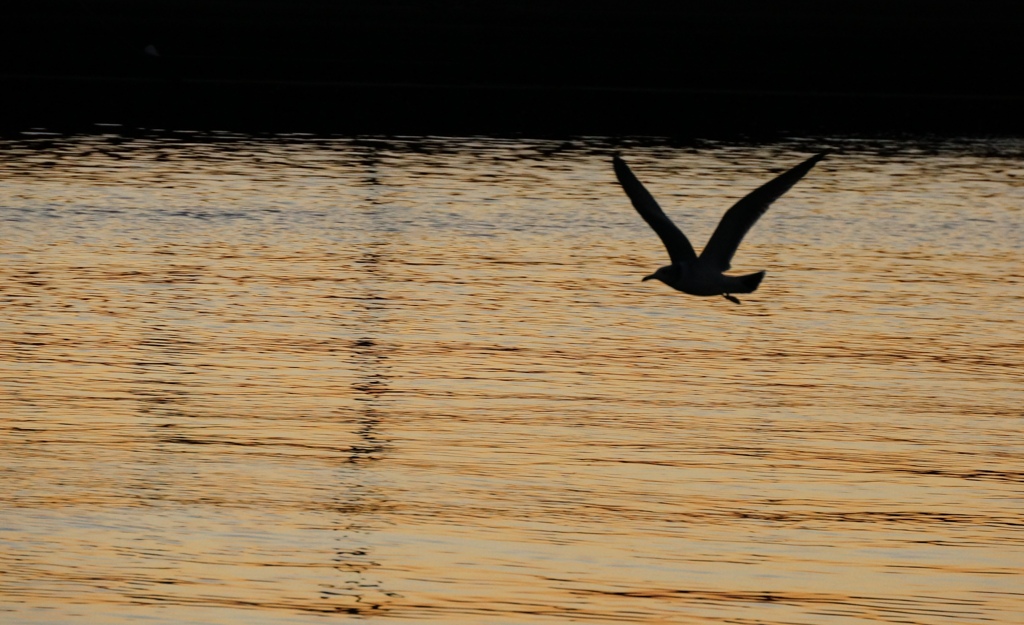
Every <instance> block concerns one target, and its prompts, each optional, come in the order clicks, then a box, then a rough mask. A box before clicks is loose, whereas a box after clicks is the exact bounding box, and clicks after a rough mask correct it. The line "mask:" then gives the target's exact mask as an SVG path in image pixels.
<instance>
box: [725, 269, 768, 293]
mask: <svg viewBox="0 0 1024 625" xmlns="http://www.w3.org/2000/svg"><path fill="white" fill-rule="evenodd" d="M762 279H764V272H763V271H758V272H757V273H749V274H747V275H745V276H736V282H737V284H738V286H737V288H734V289H732V291H730V292H731V293H753V292H754V291H756V290H757V287H758V286H760V285H761V280H762Z"/></svg>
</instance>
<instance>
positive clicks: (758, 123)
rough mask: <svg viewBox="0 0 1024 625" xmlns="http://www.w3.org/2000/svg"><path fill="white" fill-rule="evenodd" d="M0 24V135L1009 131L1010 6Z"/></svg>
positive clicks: (301, 11)
mask: <svg viewBox="0 0 1024 625" xmlns="http://www.w3.org/2000/svg"><path fill="white" fill-rule="evenodd" d="M5 6H6V8H4V9H2V10H0V11H2V12H3V13H5V14H6V15H4V19H3V27H2V28H3V32H2V37H0V39H2V41H0V81H2V84H3V89H4V92H5V93H6V94H7V96H6V97H5V99H6V100H7V104H6V106H9V107H10V109H9V111H8V113H7V114H6V115H5V116H4V119H3V121H2V124H3V125H4V126H5V127H7V128H9V129H10V128H15V129H16V128H20V127H26V126H47V127H76V126H83V125H89V124H92V123H94V122H118V123H124V124H127V125H138V126H143V127H154V126H159V127H191V128H210V129H212V128H223V129H242V130H256V131H282V130H284V131H287V130H294V131H329V132H394V133H423V132H425V133H446V132H456V133H490V132H501V133H526V134H556V135H557V134H581V133H588V134H589V133H593V134H615V133H634V134H648V133H650V134H659V135H694V134H719V133H724V134H734V133H773V132H1000V133H1021V132H1024V120H1022V119H1021V118H1022V117H1024V116H1022V115H1021V113H1022V111H1024V106H1022V105H1024V80H1021V78H1020V76H1019V74H1020V72H1021V70H1020V68H1021V67H1022V65H1024V63H1022V61H1024V54H1022V44H1021V32H1022V27H1024V3H1010V2H991V1H975V2H925V1H913V2H911V1H898V0H897V1H888V2H884V1H874V0H871V1H865V2H849V3H836V2H820V1H815V2H811V1H806V0H801V1H795V0H794V1H781V2H779V1H774V2H767V1H766V2H755V1H752V0H724V1H717V2H674V3H662V2H657V3H656V2H644V1H633V2H627V1H619V2H582V1H572V2H565V1H563V2H540V1H537V0H525V1H519V2H468V1H454V0H451V1H445V2H437V1H435V2H430V1H420V2H416V1H412V0H407V1H399V0H378V1H375V2H343V1H336V0H335V1H327V0H292V1H287V2H286V1H279V0H273V1H272V0H205V1H198V0H178V1H172V0H164V1H156V0H153V1H149V2H141V1H139V0H89V1H86V0H79V1H70V0H32V1H28V2H27V1H21V0H16V1H14V2H8V3H5ZM147 46H153V47H154V49H155V50H156V51H157V52H158V54H159V56H153V55H151V54H147V53H146V52H145V50H146V47H147Z"/></svg>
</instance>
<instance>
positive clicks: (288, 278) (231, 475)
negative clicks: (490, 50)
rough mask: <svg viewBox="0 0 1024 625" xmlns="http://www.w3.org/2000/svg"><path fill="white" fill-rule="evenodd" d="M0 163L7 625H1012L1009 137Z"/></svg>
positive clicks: (1017, 431) (42, 150) (116, 150)
mask: <svg viewBox="0 0 1024 625" xmlns="http://www.w3.org/2000/svg"><path fill="white" fill-rule="evenodd" d="M115 130H116V129H115ZM0 143H2V145H0V153H2V155H3V157H2V161H0V244H2V247H0V414H2V421H0V427H2V428H3V430H4V432H3V436H2V438H0V458H2V461H0V470H2V476H3V485H4V487H3V489H2V490H0V510H2V517H0V530H2V531H0V566H2V568H3V571H4V575H3V577H2V578H0V611H2V612H0V620H3V621H4V622H5V623H33V624H35V623H69V622H96V623H108V624H118V623H135V622H142V621H145V622H149V623H168V624H171V623H175V624H176V623H182V622H195V623H217V624H219V623H230V624H235V623H247V624H248V623H267V624H278V623H319V622H323V620H324V617H325V616H332V618H334V619H335V620H339V619H340V620H342V621H346V620H353V621H376V622H381V623H392V622H394V623H398V622H436V623H489V624H492V623H494V624H498V623H508V624H520V623H565V622H595V623H722V622H733V623H772V624H776V623H777V624H782V623H787V624H792V623H807V624H822V623H826V624H840V623H861V622H893V623H908V622H909V623H929V624H931V623H936V624H937V623H965V622H992V623H1007V624H1010V623H1018V622H1020V621H1021V619H1022V618H1024V592H1022V591H1021V590H1020V575H1021V573H1022V572H1024V507H1022V482H1024V466H1022V464H1021V460H1020V458H1021V457H1022V456H1024V443H1022V442H1021V441H1022V440H1024V439H1022V434H1024V427H1022V416H1024V415H1022V409H1021V406H1022V405H1024V392H1022V391H1021V389H1022V388H1024V385H1022V383H1024V375H1022V369H1021V365H1022V362H1021V361H1022V358H1021V354H1022V353H1024V332H1022V331H1021V326H1020V319H1021V317H1022V312H1024V289H1022V285H1024V271H1022V269H1021V267H1022V264H1021V260H1022V254H1021V252H1022V247H1024V228H1022V212H1021V210H1022V209H1021V207H1022V205H1024V142H1022V141H1020V140H1013V139H987V140H976V139H943V140H932V139H929V140H923V139H922V140H887V139H870V140H868V139H850V138H817V139H800V138H794V139H789V140H784V141H778V142H774V143H767V144H744V143H723V142H710V141H707V142H693V143H689V144H685V145H674V144H671V143H669V142H665V141H659V140H621V141H611V140H606V139H601V138H576V139H572V140H568V141H561V140H559V141H543V140H512V139H496V138H454V139H453V138H430V137H409V138H401V137H399V138H382V137H363V138H344V137H316V136H276V137H253V136H236V135H228V134H209V133H206V134H203V133H190V132H178V133H173V132H161V133H153V134H141V135H139V134H135V135H122V134H118V133H117V132H111V133H110V134H94V135H81V136H62V135H55V134H48V133H38V134H25V135H22V136H18V137H13V138H10V137H9V138H7V139H5V140H3V141H2V142H0ZM823 148H830V149H833V150H835V151H836V152H835V153H834V154H832V155H831V156H829V157H828V158H827V159H826V160H824V161H823V162H821V163H820V164H819V165H818V166H817V167H816V168H815V169H814V170H813V171H812V172H811V173H810V174H809V175H808V176H807V177H806V178H805V179H804V180H803V181H801V182H800V183H799V184H798V185H797V186H796V187H795V188H794V189H793V190H792V191H791V192H790V193H789V194H787V195H786V196H785V197H784V198H782V199H781V200H780V201H779V202H778V203H777V204H776V205H775V206H774V207H773V208H772V209H771V210H770V211H769V212H768V213H767V214H766V216H765V217H764V218H763V219H762V220H761V221H760V222H759V223H758V224H757V226H756V227H755V228H754V229H753V230H752V231H751V233H750V235H749V236H748V237H747V239H746V241H745V242H744V244H743V245H742V246H741V248H740V250H739V252H738V253H737V255H736V257H735V259H734V262H733V264H734V267H735V269H737V270H741V271H754V270H760V269H766V270H767V271H768V274H767V277H766V278H765V280H764V282H763V283H762V285H761V288H760V289H759V290H758V291H757V292H756V293H753V294H750V295H747V296H744V297H742V299H743V304H742V305H741V306H735V305H733V304H731V303H729V302H727V301H725V300H724V299H722V298H694V297H688V296H684V295H682V294H680V293H676V292H674V291H672V290H670V289H668V288H667V287H665V286H664V285H662V284H660V283H656V282H646V283H641V282H640V278H641V277H643V276H644V275H647V274H648V273H650V272H652V271H653V270H654V269H656V268H657V267H658V266H660V265H661V264H664V263H665V262H666V254H665V253H664V250H663V249H662V248H661V245H660V242H659V241H658V239H657V238H656V236H655V235H654V234H653V233H652V232H651V231H650V230H649V229H648V227H647V226H646V224H644V223H643V221H642V220H641V219H640V218H639V217H638V216H637V215H636V214H635V212H634V211H633V209H632V208H631V207H630V204H629V202H628V200H627V199H626V197H625V195H624V194H623V193H622V191H621V189H619V188H618V186H617V184H616V183H615V180H614V175H613V173H612V171H611V166H610V157H611V154H613V153H615V152H616V151H617V152H620V153H621V154H622V155H623V156H624V157H625V158H626V159H627V160H628V161H629V162H630V164H631V165H632V167H633V169H634V171H635V172H636V173H637V175H638V176H639V177H640V178H641V179H642V180H644V181H645V182H646V183H647V185H648V187H649V188H650V189H651V191H652V192H653V193H654V195H655V197H657V198H658V199H659V200H660V201H661V203H662V205H663V206H664V207H665V209H666V211H667V212H668V213H669V214H670V215H671V216H672V217H673V218H675V219H676V221H677V222H678V223H679V224H680V225H681V226H682V227H683V228H684V230H685V231H686V232H687V234H688V235H689V236H690V238H691V240H693V242H694V244H695V246H696V247H698V249H699V248H700V247H701V246H702V245H703V244H704V242H705V241H706V240H707V237H708V236H710V233H711V231H712V230H713V228H714V226H715V224H716V223H717V221H718V219H719V217H720V216H721V214H722V212H723V211H724V210H725V209H726V208H727V207H728V206H729V205H730V204H731V202H733V201H735V199H737V198H739V197H740V196H742V195H743V194H745V193H746V192H747V191H748V190H750V189H753V188H754V187H755V186H757V185H758V184H760V183H761V182H763V181H765V180H767V179H769V178H770V177H771V176H773V175H774V174H776V173H778V172H781V171H782V170H784V169H785V168H788V167H789V166H791V165H793V164H795V163H797V162H799V161H800V160H802V159H803V158H806V156H807V155H809V154H811V153H813V152H815V151H818V150H820V149H823Z"/></svg>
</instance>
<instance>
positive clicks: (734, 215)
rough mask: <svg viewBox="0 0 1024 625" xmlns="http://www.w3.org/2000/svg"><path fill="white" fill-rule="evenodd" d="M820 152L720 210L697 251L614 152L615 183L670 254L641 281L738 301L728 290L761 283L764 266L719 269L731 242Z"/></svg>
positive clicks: (747, 290) (734, 242)
mask: <svg viewBox="0 0 1024 625" xmlns="http://www.w3.org/2000/svg"><path fill="white" fill-rule="evenodd" d="M826 154H828V152H822V153H821V154H817V155H815V156H812V157H811V158H809V159H807V160H806V161H804V162H802V163H800V164H799V165H797V166H796V167H794V168H792V169H790V170H789V171H787V172H786V173H784V174H782V175H780V176H778V177H777V178H775V179H774V180H772V181H771V182H768V183H766V184H764V185H762V186H760V187H758V188H757V189H756V190H754V191H753V192H751V193H750V194H749V195H747V196H746V197H744V198H743V199H742V200H740V201H739V202H736V203H735V204H733V206H732V208H730V209H729V210H727V211H725V215H723V216H722V221H721V222H720V223H719V224H718V228H716V229H715V233H714V234H712V235H711V239H710V240H708V244H707V245H706V246H705V247H704V251H703V252H701V255H700V256H699V257H698V256H697V253H696V252H694V251H693V246H692V245H690V242H689V241H688V240H687V238H686V235H685V234H683V232H682V230H680V229H679V228H678V227H677V226H676V225H675V224H674V223H672V220H671V219H669V218H668V216H667V215H666V214H665V213H664V211H662V210H661V207H660V206H658V203H657V202H655V201H654V198H653V197H652V196H651V194H650V192H648V191H647V189H645V188H644V185H643V184H642V183H641V182H640V181H639V180H637V177H636V176H635V175H633V172H632V171H631V170H630V169H629V166H628V165H626V162H625V161H624V160H622V159H621V158H619V156H618V155H616V156H615V158H614V159H613V161H612V163H613V165H614V167H615V176H616V177H617V178H618V179H619V184H621V185H622V188H623V190H625V192H626V195H628V196H629V199H630V201H631V202H633V208H635V209H636V212H638V213H640V216H641V217H643V218H644V221H646V222H647V225H649V226H650V227H651V228H653V229H654V232H655V233H657V235H658V236H659V237H660V238H661V242H662V243H664V244H665V249H667V250H668V255H669V258H671V259H672V264H671V265H666V266H664V267H662V268H660V269H658V270H657V271H655V272H654V273H652V274H651V275H649V276H647V277H645V278H644V279H643V281H644V282H646V281H647V280H652V279H656V280H661V281H662V282H664V283H665V284H667V285H669V286H670V287H672V288H673V289H676V290H677V291H682V292H683V293H687V294H689V295H702V296H711V295H721V296H722V297H724V298H725V299H727V300H729V301H730V302H733V303H734V304H739V303H740V300H739V299H737V298H736V297H733V295H732V293H753V292H754V291H756V290H757V287H758V285H759V284H761V279H762V278H764V272H763V271H759V272H757V273H751V274H747V275H743V276H729V275H725V273H724V272H725V271H726V270H728V269H729V267H730V266H731V265H730V262H731V261H732V256H733V254H735V253H736V248H738V247H739V246H740V242H741V241H742V240H743V237H744V235H746V234H747V231H748V230H750V228H751V226H753V225H754V223H755V222H756V221H757V219H758V218H759V217H760V216H761V215H763V214H764V213H765V211H767V210H768V207H769V206H771V205H772V202H774V201H775V200H777V199H779V197H781V196H782V194H783V193H785V192H786V191H789V189H790V187H792V186H793V185H794V184H796V183H797V181H798V180H800V179H801V178H803V177H804V175H805V174H807V172H809V171H810V170H811V168H812V167H814V165H815V163H817V162H818V161H820V160H821V159H823V158H825V155H826Z"/></svg>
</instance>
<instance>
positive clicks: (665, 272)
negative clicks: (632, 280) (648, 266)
mask: <svg viewBox="0 0 1024 625" xmlns="http://www.w3.org/2000/svg"><path fill="white" fill-rule="evenodd" d="M680 270H681V268H680V267H679V266H678V265H665V266H664V267H661V268H659V269H658V270H657V271H655V272H654V273H652V274H651V275H649V276H645V277H644V279H643V280H641V282H647V281H648V280H661V281H662V282H664V283H665V284H668V285H671V284H672V283H673V282H675V281H676V278H678V276H679V272H680Z"/></svg>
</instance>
